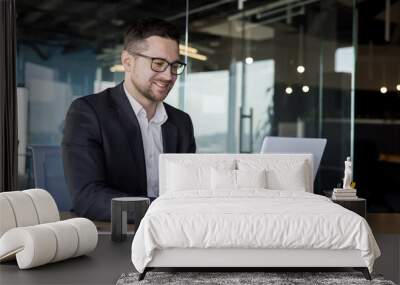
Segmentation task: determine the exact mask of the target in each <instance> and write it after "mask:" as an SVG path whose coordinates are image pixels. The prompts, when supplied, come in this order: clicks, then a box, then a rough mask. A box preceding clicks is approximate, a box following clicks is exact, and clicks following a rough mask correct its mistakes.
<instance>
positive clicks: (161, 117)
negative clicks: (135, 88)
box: [123, 84, 168, 125]
mask: <svg viewBox="0 0 400 285" xmlns="http://www.w3.org/2000/svg"><path fill="white" fill-rule="evenodd" d="M123 86H124V91H125V95H126V97H127V98H128V100H129V103H130V104H131V106H132V109H133V111H134V112H135V115H136V117H139V116H140V115H141V114H143V115H144V116H145V117H146V118H147V113H146V110H145V109H144V108H143V106H142V105H141V104H140V103H139V102H138V101H137V100H136V99H135V98H134V97H133V96H131V95H130V93H129V92H128V90H127V89H126V87H125V84H123ZM167 119H168V115H167V112H166V111H165V107H164V103H163V102H158V103H157V107H156V113H155V114H154V116H153V118H151V120H150V122H153V123H155V124H160V125H162V124H164V123H165V121H166V120H167Z"/></svg>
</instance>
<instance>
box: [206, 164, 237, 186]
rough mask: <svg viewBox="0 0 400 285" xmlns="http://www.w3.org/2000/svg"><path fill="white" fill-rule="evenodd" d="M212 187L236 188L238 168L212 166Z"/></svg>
mask: <svg viewBox="0 0 400 285" xmlns="http://www.w3.org/2000/svg"><path fill="white" fill-rule="evenodd" d="M211 189H213V190H218V189H230V190H234V189H236V170H231V169H216V168H212V169H211Z"/></svg>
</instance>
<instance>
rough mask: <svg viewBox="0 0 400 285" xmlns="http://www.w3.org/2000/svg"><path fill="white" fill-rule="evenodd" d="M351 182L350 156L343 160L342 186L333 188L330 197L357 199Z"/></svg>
mask: <svg viewBox="0 0 400 285" xmlns="http://www.w3.org/2000/svg"><path fill="white" fill-rule="evenodd" d="M355 186H356V184H355V182H353V164H352V162H351V160H350V157H347V159H346V161H345V162H344V177H343V187H337V188H334V189H333V193H332V199H334V200H354V199H357V190H356V189H355Z"/></svg>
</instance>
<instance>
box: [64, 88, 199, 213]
mask: <svg viewBox="0 0 400 285" xmlns="http://www.w3.org/2000/svg"><path fill="white" fill-rule="evenodd" d="M164 106H165V110H166V112H167V115H168V120H167V121H166V122H165V123H164V124H163V125H162V127H161V129H162V138H163V147H164V153H193V152H195V151H196V143H195V139H194V135H193V125H192V121H191V119H190V117H189V115H188V114H186V113H184V112H182V111H180V110H178V109H176V108H174V107H172V106H170V105H168V104H166V103H164ZM62 156H63V162H64V172H65V177H66V181H67V185H68V188H69V190H70V192H71V194H72V198H73V204H74V211H75V212H76V213H77V214H78V215H80V216H84V217H88V218H91V219H94V220H109V219H110V216H111V214H110V213H111V206H110V203H111V202H110V201H111V198H114V197H123V196H146V195H147V180H146V165H145V158H144V150H143V140H142V135H141V132H140V127H139V123H138V120H137V118H136V115H135V112H134V111H133V109H132V107H131V105H130V103H129V100H128V98H126V95H125V91H124V88H123V85H122V83H121V84H119V85H117V86H116V87H114V88H109V89H107V90H105V91H103V92H101V93H98V94H93V95H89V96H84V97H81V98H78V99H76V100H74V101H73V102H72V104H71V106H70V108H69V110H68V113H67V116H66V121H65V126H64V137H63V140H62Z"/></svg>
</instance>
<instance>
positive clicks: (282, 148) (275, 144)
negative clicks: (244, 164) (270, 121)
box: [261, 137, 327, 180]
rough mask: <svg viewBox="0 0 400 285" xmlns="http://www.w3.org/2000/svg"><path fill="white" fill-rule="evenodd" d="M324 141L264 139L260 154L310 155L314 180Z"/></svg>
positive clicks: (310, 139) (285, 138)
mask: <svg viewBox="0 0 400 285" xmlns="http://www.w3.org/2000/svg"><path fill="white" fill-rule="evenodd" d="M326 141H327V140H326V139H323V138H287V137H265V138H264V141H263V144H262V147H261V153H311V154H312V155H313V168H314V173H313V174H314V180H315V177H316V176H317V172H318V168H319V164H320V163H321V158H322V155H323V153H324V149H325V146H326Z"/></svg>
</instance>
